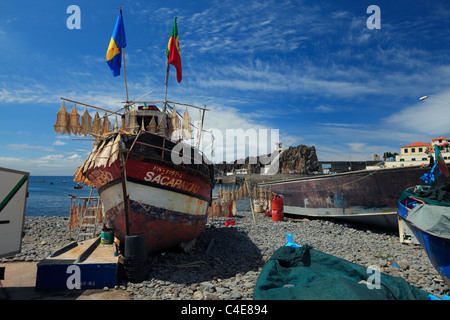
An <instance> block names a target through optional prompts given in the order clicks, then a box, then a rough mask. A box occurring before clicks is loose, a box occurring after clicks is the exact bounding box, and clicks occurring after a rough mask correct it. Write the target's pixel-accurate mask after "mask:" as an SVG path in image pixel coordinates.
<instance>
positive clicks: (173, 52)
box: [166, 18, 181, 82]
mask: <svg viewBox="0 0 450 320" xmlns="http://www.w3.org/2000/svg"><path fill="white" fill-rule="evenodd" d="M166 53H167V59H168V61H169V63H170V64H172V65H174V66H175V68H176V69H177V80H178V82H181V56H180V42H179V41H178V28H177V18H175V20H174V22H173V27H172V33H171V34H170V39H169V44H168V45H167V51H166Z"/></svg>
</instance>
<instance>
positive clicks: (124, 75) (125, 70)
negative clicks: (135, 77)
mask: <svg viewBox="0 0 450 320" xmlns="http://www.w3.org/2000/svg"><path fill="white" fill-rule="evenodd" d="M119 8H120V11H121V12H122V6H120V7H119ZM122 49H123V78H124V79H125V91H126V93H127V102H126V103H125V110H126V111H128V101H129V99H128V86H127V69H126V67H125V47H123V48H122Z"/></svg>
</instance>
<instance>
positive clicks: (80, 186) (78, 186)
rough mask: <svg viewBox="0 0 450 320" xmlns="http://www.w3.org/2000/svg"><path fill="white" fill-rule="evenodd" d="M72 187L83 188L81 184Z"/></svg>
mask: <svg viewBox="0 0 450 320" xmlns="http://www.w3.org/2000/svg"><path fill="white" fill-rule="evenodd" d="M73 188H74V189H83V185H82V184H77V185H76V186H74V187H73Z"/></svg>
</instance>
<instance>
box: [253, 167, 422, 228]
mask: <svg viewBox="0 0 450 320" xmlns="http://www.w3.org/2000/svg"><path fill="white" fill-rule="evenodd" d="M427 171H429V169H426V168H423V167H420V166H411V167H399V168H380V169H377V170H370V171H369V170H358V171H350V172H344V173H337V174H329V175H320V176H309V177H305V178H297V179H292V180H285V181H272V182H267V183H261V184H259V185H258V186H259V187H261V188H264V189H269V188H270V189H271V190H272V192H274V193H276V194H279V195H281V196H282V197H283V202H284V212H285V213H286V214H288V215H289V214H290V215H296V216H304V217H312V218H330V219H336V220H342V221H346V222H350V223H355V224H362V225H365V226H369V227H375V228H380V229H385V230H390V231H398V218H397V209H398V201H397V199H398V196H399V195H400V194H401V193H402V192H403V190H405V189H406V188H408V187H410V186H413V185H417V184H420V183H423V181H422V180H421V179H420V178H421V176H423V175H424V174H425V173H426V172H427Z"/></svg>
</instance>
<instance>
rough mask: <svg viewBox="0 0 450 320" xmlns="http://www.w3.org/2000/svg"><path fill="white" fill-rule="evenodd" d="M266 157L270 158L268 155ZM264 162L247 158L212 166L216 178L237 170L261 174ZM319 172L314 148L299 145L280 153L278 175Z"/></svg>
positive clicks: (257, 158)
mask: <svg viewBox="0 0 450 320" xmlns="http://www.w3.org/2000/svg"><path fill="white" fill-rule="evenodd" d="M268 156H271V155H270V154H269V155H268ZM261 162H263V163H264V161H260V157H247V158H246V159H245V160H242V159H240V160H236V161H234V162H232V163H225V162H222V163H218V164H215V165H214V169H215V173H216V176H221V175H225V174H226V173H227V172H234V171H235V170H238V169H246V170H247V172H248V173H256V174H259V173H261V168H263V167H264V165H263V164H261ZM318 170H319V163H318V159H317V154H316V148H315V147H314V146H312V147H307V146H305V145H299V146H297V147H289V148H288V149H286V150H285V151H283V152H282V153H281V156H280V158H279V169H278V173H300V174H308V173H312V172H314V171H318Z"/></svg>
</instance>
